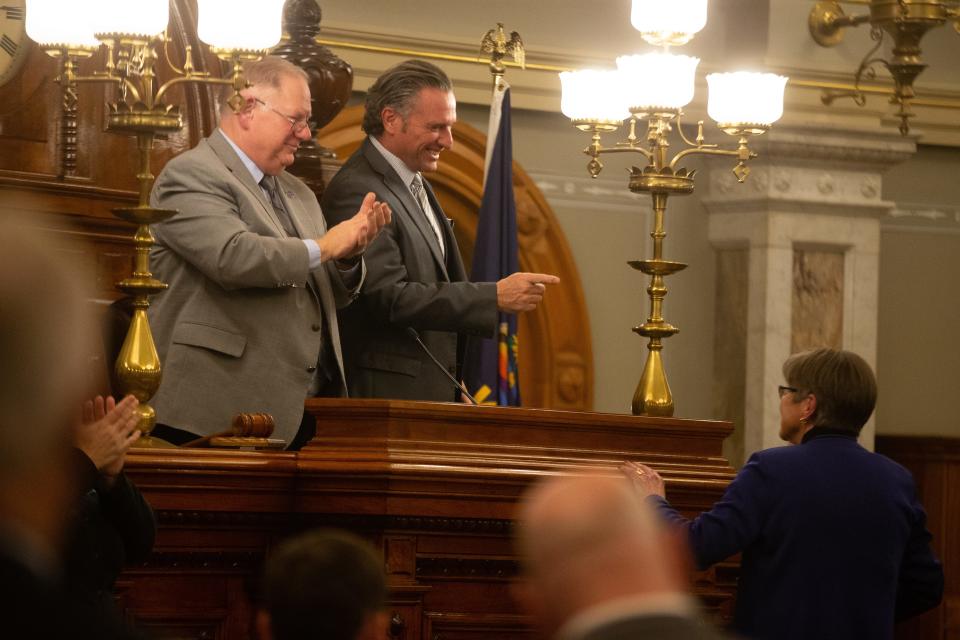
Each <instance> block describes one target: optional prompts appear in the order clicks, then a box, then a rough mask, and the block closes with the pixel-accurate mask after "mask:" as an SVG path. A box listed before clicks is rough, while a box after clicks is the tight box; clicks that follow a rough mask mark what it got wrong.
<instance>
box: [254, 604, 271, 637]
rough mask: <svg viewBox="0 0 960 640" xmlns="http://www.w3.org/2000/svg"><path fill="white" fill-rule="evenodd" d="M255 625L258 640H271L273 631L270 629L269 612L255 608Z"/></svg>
mask: <svg viewBox="0 0 960 640" xmlns="http://www.w3.org/2000/svg"><path fill="white" fill-rule="evenodd" d="M255 625H256V627H257V638H259V640H273V633H272V632H271V631H270V614H269V613H268V612H267V610H266V609H257V618H256V621H255Z"/></svg>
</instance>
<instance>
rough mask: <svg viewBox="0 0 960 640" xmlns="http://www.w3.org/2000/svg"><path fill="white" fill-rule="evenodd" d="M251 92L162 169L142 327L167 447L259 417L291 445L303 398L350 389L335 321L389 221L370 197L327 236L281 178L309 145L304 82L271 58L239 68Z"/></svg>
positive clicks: (312, 204)
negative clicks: (151, 291)
mask: <svg viewBox="0 0 960 640" xmlns="http://www.w3.org/2000/svg"><path fill="white" fill-rule="evenodd" d="M244 73H245V76H246V79H247V81H248V82H250V83H251V86H250V87H249V88H248V89H245V90H244V91H243V92H242V96H243V98H244V104H243V106H242V108H241V110H240V111H239V112H234V111H233V110H231V109H230V108H229V106H227V105H226V104H224V107H223V109H222V110H221V119H220V128H219V129H218V130H217V131H215V132H214V133H213V135H211V136H210V137H209V138H207V139H205V140H203V141H201V142H200V144H198V145H197V146H196V147H195V148H193V149H191V150H190V151H187V152H186V153H183V154H181V155H180V156H178V157H176V158H174V159H173V160H171V161H170V162H169V163H167V165H166V167H165V168H164V170H163V172H162V173H161V174H160V176H159V177H158V178H157V181H156V184H155V186H154V189H153V194H152V201H153V204H154V206H158V207H163V208H168V209H177V210H178V211H179V213H178V214H177V215H175V216H173V217H172V218H170V219H169V220H167V221H165V222H162V223H160V224H156V225H153V232H154V234H155V236H156V238H157V246H156V247H154V249H153V252H152V254H151V267H152V269H153V271H154V272H155V273H156V274H157V276H158V277H159V278H160V279H161V280H165V281H167V282H169V283H170V289H169V290H168V291H167V292H165V293H163V294H161V295H159V296H157V298H156V300H155V301H154V303H153V306H151V308H150V321H151V326H152V328H153V331H154V336H155V338H156V343H157V348H158V351H159V354H160V358H161V361H162V362H163V366H164V375H163V382H162V383H161V385H160V389H159V391H158V392H157V394H156V396H155V397H154V399H153V405H154V407H155V409H156V411H157V420H158V422H159V423H162V425H158V429H157V432H155V433H156V434H157V435H159V436H160V437H167V438H169V439H172V440H176V441H180V442H182V441H184V440H187V439H190V438H191V437H192V436H194V435H209V434H213V433H216V432H219V431H223V430H225V429H228V428H229V427H230V422H231V418H232V416H234V415H235V414H236V413H238V412H266V413H270V414H271V415H272V416H273V417H274V420H275V421H276V431H275V435H276V437H278V438H282V439H284V440H286V441H287V442H291V441H292V446H296V445H299V444H302V442H303V441H304V440H305V439H306V438H308V437H309V435H310V434H309V433H301V434H300V437H299V438H295V437H296V436H297V434H298V431H304V432H305V431H307V430H309V427H310V424H309V420H306V419H304V420H303V424H304V429H303V430H300V425H301V418H303V401H304V398H306V397H307V396H310V395H332V396H337V395H343V394H344V393H345V392H346V389H345V385H344V375H343V360H342V356H341V352H340V337H339V327H338V324H337V315H336V310H337V308H338V307H342V306H345V305H346V304H348V303H350V301H351V300H352V299H353V298H354V297H355V296H356V294H357V291H358V290H359V288H360V285H361V282H362V280H363V277H364V273H365V267H364V265H363V261H362V259H361V254H362V252H363V250H364V249H365V247H366V246H367V244H368V243H369V242H370V241H371V240H373V238H375V237H376V235H377V233H378V232H379V231H380V229H381V228H382V227H383V225H384V224H385V223H386V222H388V221H389V219H390V209H389V207H388V206H386V205H385V204H383V203H379V202H377V201H376V198H375V196H374V195H373V194H372V193H371V194H367V195H366V196H365V197H362V198H361V199H359V200H358V201H357V203H356V207H355V208H354V210H355V211H357V208H359V211H357V212H356V213H355V215H352V216H349V217H347V218H345V220H344V221H343V223H342V224H339V225H337V226H336V227H333V228H331V229H327V227H326V225H325V223H324V219H323V215H322V214H321V212H320V207H319V205H318V203H317V199H316V197H315V196H314V194H313V192H312V191H310V189H309V188H307V186H306V185H305V184H304V183H303V182H302V181H300V180H298V179H297V178H295V177H293V176H291V175H290V174H288V173H286V172H285V171H284V169H285V168H286V167H287V166H289V165H290V164H291V163H293V160H294V154H295V153H296V150H297V148H298V146H299V145H300V143H301V142H302V141H304V140H307V139H309V137H310V135H311V134H310V128H309V126H308V125H307V119H308V117H309V115H310V89H309V87H308V85H307V76H306V74H305V73H304V72H303V71H302V70H301V69H299V68H298V67H296V66H295V65H293V64H291V63H289V62H287V61H285V60H282V59H280V58H271V57H268V58H265V59H264V60H261V61H259V62H254V63H250V64H247V65H246V66H245V68H244Z"/></svg>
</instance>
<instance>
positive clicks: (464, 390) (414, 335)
mask: <svg viewBox="0 0 960 640" xmlns="http://www.w3.org/2000/svg"><path fill="white" fill-rule="evenodd" d="M405 331H406V332H407V335H408V336H410V337H411V338H413V339H414V340H416V341H417V344H418V345H420V348H421V349H423V352H424V353H425V354H427V357H429V358H430V360H432V361H433V364H435V365H437V369H440V371H442V372H443V375H445V376H447V378H448V379H449V380H450V382H452V383H453V386H455V387H456V388H457V389H459V390H460V393H461V394H463V396H464V397H465V398H466V399H467V400H469V401H470V404H473V405H478V404H480V403H479V402H477V399H476V398H474V397H473V396H472V395H470V392H469V391H467V388H466V387H465V386H464V385H463V383H462V382H458V381H457V379H456V378H454V377H453V376H452V375H450V372H449V371H447V368H446V367H445V366H443V364H441V362H440V361H439V360H437V358H436V356H434V355H433V354H432V353H430V349H427V345H425V344H423V340H421V339H420V334H419V333H417V330H416V329H414V328H413V327H407V328H406V329H405Z"/></svg>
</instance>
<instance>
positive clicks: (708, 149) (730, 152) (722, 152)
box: [670, 145, 757, 169]
mask: <svg viewBox="0 0 960 640" xmlns="http://www.w3.org/2000/svg"><path fill="white" fill-rule="evenodd" d="M716 147H717V145H707V146H700V147H692V148H690V149H684V150H683V151H681V152H680V153H678V154H677V155H675V156H673V160H671V161H670V168H671V169H676V168H677V163H678V162H680V160H682V159H683V158H685V157H686V156H693V155H708V156H733V157H735V158H737V157H740V155H741V153H740V151H737V150H736V149H718V148H716ZM749 157H750V158H756V157H757V154H756V153H754V152H752V151H751V152H750V155H749Z"/></svg>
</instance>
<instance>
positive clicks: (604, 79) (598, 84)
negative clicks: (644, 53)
mask: <svg viewBox="0 0 960 640" xmlns="http://www.w3.org/2000/svg"><path fill="white" fill-rule="evenodd" d="M560 84H561V86H562V89H563V93H562V94H561V98H560V110H561V111H562V112H563V115H565V116H567V117H568V118H570V119H571V120H584V121H589V122H606V123H612V122H621V121H623V120H624V119H625V118H628V117H629V116H630V113H629V112H628V111H627V107H626V103H625V102H624V99H623V91H622V87H623V84H622V81H621V79H620V74H619V73H617V72H616V71H597V70H594V69H584V70H582V71H564V72H563V73H561V74H560Z"/></svg>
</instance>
